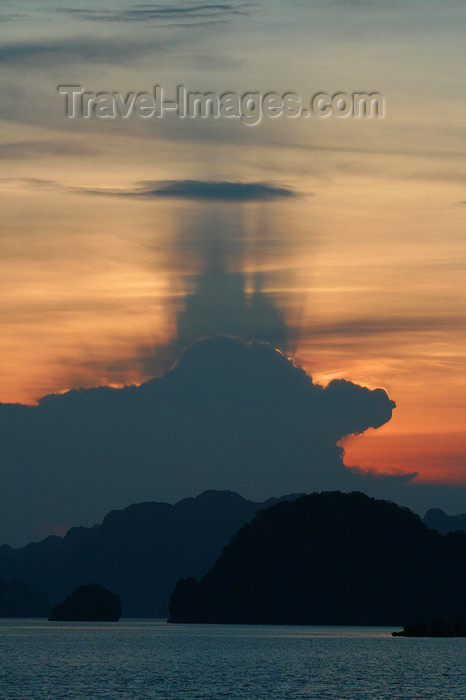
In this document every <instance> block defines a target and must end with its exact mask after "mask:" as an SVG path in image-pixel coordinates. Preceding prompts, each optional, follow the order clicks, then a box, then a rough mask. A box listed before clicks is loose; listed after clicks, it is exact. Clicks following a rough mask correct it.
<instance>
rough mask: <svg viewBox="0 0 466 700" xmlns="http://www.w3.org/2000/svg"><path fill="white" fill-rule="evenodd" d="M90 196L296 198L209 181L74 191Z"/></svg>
mask: <svg viewBox="0 0 466 700" xmlns="http://www.w3.org/2000/svg"><path fill="white" fill-rule="evenodd" d="M78 189H79V190H80V191H85V192H87V193H89V194H96V195H104V196H117V197H136V198H141V199H153V198H160V197H168V198H171V199H191V200H193V199H194V200H210V201H228V202H263V201H267V200H274V199H282V198H289V197H295V196H296V193H295V192H294V191H293V190H291V189H289V188H288V187H279V186H276V185H272V184H270V183H267V182H227V181H222V180H220V181H211V180H155V181H152V180H145V181H143V182H141V183H139V186H137V187H135V188H134V189H132V190H104V189H88V188H75V190H76V191H77V190H78Z"/></svg>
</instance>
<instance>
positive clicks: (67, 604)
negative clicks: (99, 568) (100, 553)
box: [49, 583, 121, 622]
mask: <svg viewBox="0 0 466 700" xmlns="http://www.w3.org/2000/svg"><path fill="white" fill-rule="evenodd" d="M120 617H121V602H120V598H119V596H117V595H116V594H115V593H111V592H110V591H109V590H107V589H106V588H104V587H103V586H101V585H99V584H98V583H88V584H87V585H85V586H79V588H76V590H75V591H74V593H72V594H71V595H69V596H68V597H67V598H65V600H63V601H62V602H61V603H58V604H57V605H55V606H54V607H53V608H52V612H51V613H50V617H49V621H52V622H55V621H67V622H117V621H118V620H119V619H120Z"/></svg>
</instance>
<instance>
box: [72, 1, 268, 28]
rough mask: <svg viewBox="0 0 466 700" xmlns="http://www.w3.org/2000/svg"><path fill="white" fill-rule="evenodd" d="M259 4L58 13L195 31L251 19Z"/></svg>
mask: <svg viewBox="0 0 466 700" xmlns="http://www.w3.org/2000/svg"><path fill="white" fill-rule="evenodd" d="M257 6H258V3H254V2H252V3H245V2H236V3H235V2H227V3H216V2H212V3H209V2H207V3H206V2H197V3H192V4H186V3H181V4H176V3H170V6H168V7H167V5H162V4H157V3H153V4H152V3H150V4H148V3H144V4H139V5H135V6H134V7H130V8H126V9H120V10H117V9H111V10H105V9H103V10H102V9H100V10H97V9H95V10H92V9H86V10H84V9H80V8H69V7H67V8H60V10H59V12H62V13H66V14H69V15H72V17H73V18H75V19H80V20H85V21H91V22H105V23H107V22H129V23H133V22H138V23H144V24H150V25H157V26H163V27H192V26H204V25H206V24H208V25H209V24H225V23H227V22H229V21H230V20H231V19H232V18H234V17H235V16H243V15H249V14H250V13H251V12H252V11H253V10H254V9H255V8H256V7H257Z"/></svg>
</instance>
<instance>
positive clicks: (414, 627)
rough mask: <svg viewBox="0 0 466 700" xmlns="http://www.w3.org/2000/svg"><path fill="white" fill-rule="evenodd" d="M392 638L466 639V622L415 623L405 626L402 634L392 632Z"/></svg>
mask: <svg viewBox="0 0 466 700" xmlns="http://www.w3.org/2000/svg"><path fill="white" fill-rule="evenodd" d="M392 637H466V622H464V621H463V620H455V621H454V622H452V621H451V620H436V621H435V622H429V623H425V622H422V621H420V622H414V623H412V624H409V625H405V626H404V627H403V629H402V631H401V632H392Z"/></svg>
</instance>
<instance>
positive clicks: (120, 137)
mask: <svg viewBox="0 0 466 700" xmlns="http://www.w3.org/2000/svg"><path fill="white" fill-rule="evenodd" d="M59 5H60V3H56V2H51V1H48V0H46V1H41V2H38V1H35V2H34V1H33V0H29V1H26V0H15V1H14V2H3V3H2V4H1V8H0V21H1V33H2V45H1V47H0V63H1V68H2V70H1V77H0V89H1V94H2V99H1V102H0V119H1V142H0V159H1V161H2V164H3V168H2V175H1V179H0V202H1V206H2V227H1V238H0V246H1V248H0V249H1V256H0V273H1V274H0V278H1V285H2V295H1V300H0V310H1V311H0V312H1V316H2V333H1V336H0V371H1V382H0V401H2V402H3V403H15V402H20V403H27V404H34V403H35V402H36V401H37V400H38V399H39V398H40V397H42V396H44V395H46V394H50V393H63V392H65V391H67V390H68V389H70V388H77V387H95V386H99V385H107V384H110V385H111V386H114V387H120V386H123V385H125V384H131V383H134V384H140V383H142V382H143V381H144V380H146V379H148V378H149V376H150V372H149V371H148V369H147V362H144V361H143V359H144V358H145V357H146V358H147V355H148V353H149V354H150V353H156V348H158V347H163V346H165V345H167V344H168V343H169V342H171V341H172V340H173V338H174V335H175V332H176V331H175V327H176V314H177V313H179V311H180V309H182V308H183V300H184V295H185V294H186V293H187V291H189V289H190V288H191V286H192V283H193V279H194V278H193V276H194V275H196V274H199V273H200V272H202V265H203V257H204V255H208V246H209V240H210V239H209V235H208V234H209V232H211V231H213V232H214V233H213V235H214V236H217V237H220V238H221V237H222V236H225V241H226V243H225V246H226V249H227V250H230V249H229V247H228V246H230V244H231V245H232V246H233V247H235V246H237V250H236V249H235V250H236V253H235V254H234V255H233V254H230V255H229V257H228V260H229V265H230V267H231V271H238V272H240V271H241V272H243V273H244V275H245V276H246V280H247V285H248V288H249V289H252V286H253V280H254V273H256V272H258V271H260V272H262V273H263V288H264V291H265V292H267V293H270V294H271V295H273V298H274V299H275V301H276V304H277V306H279V307H280V308H281V309H282V310H283V312H284V313H285V315H286V317H287V320H288V323H289V325H290V327H292V328H293V333H294V336H293V337H294V341H293V347H292V352H293V354H294V356H295V358H296V361H297V362H298V363H299V364H300V365H302V366H303V367H304V368H305V369H306V371H307V372H308V373H309V374H311V375H312V377H313V378H314V381H316V382H319V383H321V384H324V385H325V384H327V383H328V382H329V381H330V380H331V379H334V378H345V379H349V380H351V381H353V382H357V383H358V384H361V385H363V386H367V387H369V388H375V387H383V388H384V389H385V390H386V391H387V393H388V395H389V397H390V398H391V399H392V400H394V401H395V402H396V404H397V408H396V410H395V411H394V414H393V418H392V419H391V420H390V421H389V422H388V423H387V424H386V425H384V426H383V427H381V428H379V429H377V430H369V431H368V432H367V433H366V434H365V435H362V436H359V437H350V438H346V439H345V441H344V443H343V446H344V448H345V453H346V454H345V464H346V465H348V466H359V467H360V468H362V469H363V470H366V469H367V470H369V469H373V470H375V471H377V472H384V473H390V474H393V473H413V472H416V473H417V476H416V477H415V480H416V481H422V482H445V483H447V484H450V485H459V484H464V483H465V481H466V470H465V439H464V425H465V419H466V407H465V406H466V404H465V401H464V397H465V394H466V381H465V373H464V367H465V359H466V350H465V324H464V318H465V279H466V277H465V270H464V261H465V252H466V244H465V235H464V232H465V226H464V190H463V187H462V185H463V183H464V160H463V153H462V140H461V136H462V128H461V127H462V126H463V123H462V111H461V110H462V105H461V91H460V85H461V82H462V81H461V76H462V74H464V72H463V68H464V63H462V61H463V50H464V47H463V38H464V37H463V36H462V31H461V24H462V22H461V20H462V19H463V17H464V9H463V3H462V2H459V1H455V0H442V2H438V1H437V0H412V1H411V2H401V1H398V0H393V1H392V2H386V1H385V0H358V1H357V2H356V1H355V0H302V1H299V0H288V1H287V2H285V0H269V1H267V2H241V1H239V2H234V1H231V2H228V3H210V2H206V3H204V2H202V3H201V2H189V0H186V1H185V2H184V1H183V2H170V3H168V2H167V3H156V4H152V3H146V4H138V3H136V2H130V1H129V0H122V2H120V3H114V2H106V1H104V2H100V3H98V4H97V3H95V2H90V1H89V2H84V1H83V0H76V2H75V3H66V5H65V4H62V5H63V7H61V8H60V6H59ZM59 85H80V86H82V87H83V88H84V89H85V90H88V91H92V92H99V91H104V92H117V91H118V92H120V93H122V94H126V93H127V92H128V91H136V92H151V91H152V90H153V87H154V85H162V86H164V88H165V90H166V92H167V96H169V95H174V94H175V89H176V86H177V85H184V86H185V87H186V88H187V90H191V91H200V92H207V91H211V92H214V91H215V92H217V93H220V94H221V93H224V92H227V91H236V92H237V93H239V94H243V93H245V92H260V93H262V94H265V93H267V92H276V93H278V94H280V95H281V94H283V93H287V92H294V93H297V94H299V95H300V96H302V97H303V99H308V98H309V96H311V95H313V94H315V93H316V92H326V93H328V94H330V95H333V94H334V93H336V92H346V93H348V94H351V93H353V92H378V93H380V94H381V95H383V97H384V98H385V105H386V114H385V116H384V117H383V118H374V119H355V118H351V117H350V118H346V119H340V118H336V117H331V118H329V119H318V118H317V117H315V116H312V117H311V118H310V119H300V118H298V119H294V118H286V117H282V118H278V119H266V118H264V119H263V121H262V122H261V123H260V124H258V125H256V126H249V125H247V124H245V123H244V122H243V121H241V120H226V119H217V120H215V119H205V120H202V119H192V120H189V119H184V120H183V119H179V118H177V117H176V115H167V116H165V117H164V118H163V119H139V118H138V117H137V116H132V117H131V118H129V119H127V120H124V119H115V120H99V119H97V118H91V119H82V118H77V119H69V118H67V117H66V115H65V109H64V98H63V96H61V95H59V94H58V92H57V86H59ZM167 182H168V183H171V184H169V185H168V191H167ZM196 182H197V183H210V182H219V183H246V184H248V185H250V184H251V183H263V184H265V185H266V186H267V187H270V188H276V190H277V191H280V190H284V191H286V193H287V194H286V196H281V195H279V194H277V196H275V195H271V196H269V197H266V198H261V197H251V198H249V197H240V198H238V199H237V200H234V201H230V200H229V199H228V197H224V196H218V197H217V196H215V195H214V194H212V195H209V196H208V197H203V196H199V195H198V194H196V191H197V190H196V188H195V187H193V183H196ZM173 183H181V185H182V186H179V187H178V189H177V188H176V187H173ZM189 183H190V184H189ZM170 187H171V188H172V189H170ZM183 187H184V189H183ZM189 187H191V188H192V192H190V191H189ZM164 188H165V190H164ZM141 191H146V192H148V193H149V194H147V195H146V196H140V193H141ZM164 192H165V193H164ZM204 233H205V235H204ZM193 240H194V244H193ZM432 505H435V504H432ZM458 507H460V506H459V505H458Z"/></svg>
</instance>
